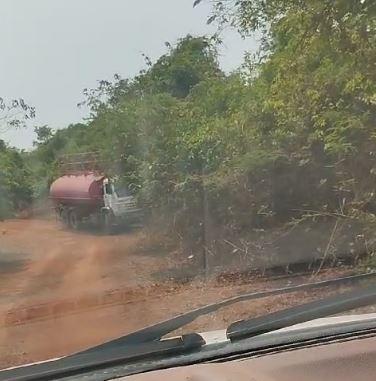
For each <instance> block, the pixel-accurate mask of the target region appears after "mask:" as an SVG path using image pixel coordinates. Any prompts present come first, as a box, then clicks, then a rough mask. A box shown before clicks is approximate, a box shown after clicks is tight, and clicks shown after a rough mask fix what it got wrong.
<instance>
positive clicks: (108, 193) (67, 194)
mask: <svg viewBox="0 0 376 381" xmlns="http://www.w3.org/2000/svg"><path fill="white" fill-rule="evenodd" d="M115 185H116V183H115V181H113V180H112V179H111V178H109V177H107V176H105V175H99V174H97V173H95V172H85V173H77V174H66V175H63V176H61V177H59V178H58V179H56V180H55V181H54V182H53V183H52V184H51V187H50V199H51V201H52V202H53V204H54V208H55V211H56V215H57V217H58V218H59V219H60V220H61V221H62V222H63V223H64V224H65V225H66V226H67V227H70V228H72V229H74V230H77V229H78V228H79V227H80V225H81V224H83V223H85V222H92V223H94V224H95V225H97V226H99V227H101V228H103V230H104V231H106V232H110V231H112V229H113V228H114V227H115V226H117V225H124V224H132V223H134V222H136V221H140V216H141V210H140V209H139V208H137V206H136V202H135V199H134V197H133V196H132V195H131V194H130V192H129V191H128V190H127V189H126V188H124V187H116V186H115Z"/></svg>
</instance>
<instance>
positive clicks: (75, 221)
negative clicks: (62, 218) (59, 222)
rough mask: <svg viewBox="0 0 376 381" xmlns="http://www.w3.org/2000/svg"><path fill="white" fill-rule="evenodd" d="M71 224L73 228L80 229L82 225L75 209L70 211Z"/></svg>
mask: <svg viewBox="0 0 376 381" xmlns="http://www.w3.org/2000/svg"><path fill="white" fill-rule="evenodd" d="M69 226H70V227H71V228H72V229H73V230H78V229H79V227H80V220H79V218H78V215H77V212H76V211H75V210H71V211H70V212H69Z"/></svg>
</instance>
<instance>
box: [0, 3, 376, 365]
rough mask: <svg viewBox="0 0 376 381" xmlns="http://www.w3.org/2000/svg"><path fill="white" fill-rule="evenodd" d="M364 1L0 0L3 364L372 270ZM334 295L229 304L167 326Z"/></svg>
mask: <svg viewBox="0 0 376 381" xmlns="http://www.w3.org/2000/svg"><path fill="white" fill-rule="evenodd" d="M375 12H376V9H375V2H374V1H370V0H362V1H358V0H349V1H329V0H325V1H323V0H320V1H319V0H312V1H311V0H310V1H300V0H299V1H298V0H296V1H295V0H291V1H288V2H286V1H280V0H272V1H261V0H255V1H249V2H247V1H240V2H239V1H235V0H234V1H232V0H229V1H211V0H201V1H200V0H196V1H194V0H180V1H176V0H163V1H152V0H139V1H131V0H113V1H110V2H109V1H100V0H90V1H89V0H74V1H73V0H64V1H62V0H60V1H58V0H56V1H49V0H33V1H30V0H17V1H16V0H3V1H2V13H1V15H0V19H1V22H0V31H1V32H2V36H3V43H2V59H1V63H0V83H1V86H0V91H1V92H0V369H1V368H5V367H9V366H15V365H20V364H25V363H31V362H35V361H41V360H46V359H49V358H55V357H60V356H64V355H68V354H71V353H74V352H77V351H81V350H83V349H85V348H89V347H92V346H94V345H99V344H101V343H103V342H105V341H108V340H110V339H114V338H117V337H119V336H121V335H125V334H128V333H131V332H134V331H136V330H139V329H141V328H143V327H145V326H149V325H151V324H155V323H157V322H160V321H163V320H166V319H168V318H171V317H173V316H175V315H178V314H181V313H185V312H188V311H189V310H192V309H195V308H198V307H202V306H204V305H206V304H211V303H216V302H219V301H221V300H222V299H226V298H231V297H234V296H236V295H238V294H241V293H253V292H259V291H265V290H271V289H274V288H281V287H287V286H290V285H298V284H303V283H308V282H318V281H322V280H325V279H330V278H338V277H347V276H351V275H354V274H359V273H362V272H368V271H372V270H373V269H374V268H375V257H374V248H375V242H376V240H375V238H376V235H375V232H376V229H375V223H376V217H375V215H376V196H375V184H376V177H375V176H376V140H375V138H376V136H375V123H376V70H375V56H376V30H375V27H376V25H375V20H376V18H375ZM114 191H115V194H114ZM116 196H117V197H116ZM347 288H350V286H348V285H346V286H338V285H336V286H333V287H332V286H330V287H329V286H328V287H323V288H320V289H317V290H316V289H315V290H311V291H309V292H307V291H304V290H301V289H300V290H297V291H296V292H291V293H289V294H286V295H279V296H276V295H274V296H270V297H268V298H264V299H260V300H259V299H257V300H246V301H242V302H240V303H237V304H234V305H231V306H227V307H225V308H223V309H221V310H218V311H216V312H215V313H213V314H211V315H205V316H202V317H200V318H198V319H197V320H196V321H194V322H192V323H190V324H189V325H187V326H185V327H183V328H181V329H180V330H178V333H188V332H205V331H212V330H217V329H225V328H226V327H227V326H229V325H230V324H231V323H233V322H235V321H238V320H241V319H249V318H254V317H259V316H262V315H264V314H266V313H268V312H274V311H277V310H281V309H284V308H287V307H290V306H295V305H298V304H303V303H308V302H310V301H312V300H314V299H316V298H323V297H325V296H332V295H335V294H337V293H340V292H343V291H346V290H347ZM370 311H371V312H372V309H362V310H361V311H360V312H370ZM358 312H359V311H358ZM73 332H74V333H73ZM174 334H176V332H174ZM41 338H48V339H41Z"/></svg>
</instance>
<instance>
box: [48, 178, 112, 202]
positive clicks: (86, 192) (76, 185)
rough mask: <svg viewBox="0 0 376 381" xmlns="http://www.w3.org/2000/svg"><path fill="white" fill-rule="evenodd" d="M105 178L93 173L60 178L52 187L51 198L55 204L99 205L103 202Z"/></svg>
mask: <svg viewBox="0 0 376 381" xmlns="http://www.w3.org/2000/svg"><path fill="white" fill-rule="evenodd" d="M104 178H105V177H104V176H98V175H94V174H92V173H89V174H84V175H66V176H62V177H59V178H58V179H57V180H55V181H54V182H53V183H52V185H51V187H50V198H51V199H52V201H53V202H54V203H55V204H66V205H81V204H82V205H83V204H84V205H88V204H89V205H93V206H95V205H98V204H100V203H101V202H103V180H104Z"/></svg>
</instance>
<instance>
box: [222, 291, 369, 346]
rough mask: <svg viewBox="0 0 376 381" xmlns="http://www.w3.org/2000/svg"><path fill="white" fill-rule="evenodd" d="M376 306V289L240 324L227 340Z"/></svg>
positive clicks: (349, 293)
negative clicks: (372, 305) (375, 304)
mask: <svg viewBox="0 0 376 381" xmlns="http://www.w3.org/2000/svg"><path fill="white" fill-rule="evenodd" d="M374 303H376V286H373V287H370V288H364V289H360V290H356V291H352V292H346V293H342V294H340V295H334V296H331V297H328V298H324V299H321V300H316V301H314V302H310V303H305V304H301V305H299V306H296V307H291V308H287V309H284V310H282V311H277V312H274V313H271V314H268V315H264V316H261V317H258V318H253V319H249V320H243V321H238V322H236V323H233V324H231V325H230V326H229V327H228V328H227V337H228V338H229V339H230V340H231V341H235V340H241V339H245V338H250V337H254V336H258V335H261V334H263V333H268V332H273V331H276V330H278V329H281V328H286V327H290V326H292V325H295V324H299V323H305V322H307V321H311V320H314V319H319V318H323V317H327V316H330V315H335V314H339V313H342V312H346V311H349V310H353V309H356V308H360V307H365V306H369V305H371V304H374Z"/></svg>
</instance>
